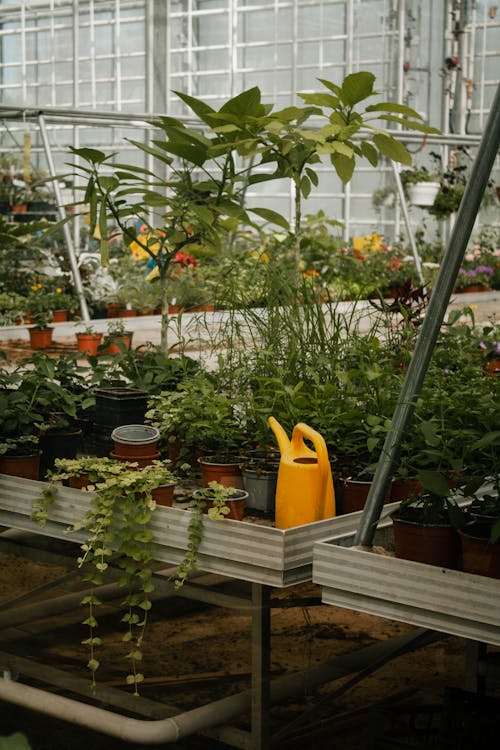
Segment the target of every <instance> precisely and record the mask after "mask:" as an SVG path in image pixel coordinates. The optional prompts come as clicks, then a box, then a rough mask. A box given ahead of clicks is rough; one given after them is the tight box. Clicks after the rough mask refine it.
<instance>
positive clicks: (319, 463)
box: [268, 417, 335, 529]
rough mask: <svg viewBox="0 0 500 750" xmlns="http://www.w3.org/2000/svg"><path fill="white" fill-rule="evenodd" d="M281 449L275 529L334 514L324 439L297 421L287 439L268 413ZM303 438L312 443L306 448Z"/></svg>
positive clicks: (329, 469)
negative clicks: (310, 446)
mask: <svg viewBox="0 0 500 750" xmlns="http://www.w3.org/2000/svg"><path fill="white" fill-rule="evenodd" d="M268 423H269V426H270V427H271V429H272V431H273V432H274V434H275V436H276V440H277V441H278V446H279V449H280V453H281V458H280V464H279V469H278V482H277V486H276V520H275V525H276V528H277V529H288V528H290V527H292V526H302V525H303V524H306V523H314V522H315V521H322V520H323V519H325V518H331V517H332V516H334V515H335V493H334V489H333V479H332V471H331V467H330V460H329V458H328V450H327V447H326V443H325V441H324V439H323V438H322V436H321V435H320V434H319V432H316V430H313V429H312V427H309V426H308V425H306V424H304V423H303V422H300V423H299V424H296V425H295V427H294V428H293V433H292V439H291V440H289V439H288V435H287V434H286V432H285V430H284V429H283V427H282V426H281V425H280V423H279V422H278V420H277V419H275V418H274V417H269V419H268ZM304 438H305V439H306V440H308V441H309V442H310V443H312V445H313V447H314V450H312V449H311V448H309V447H308V446H307V445H306V444H305V442H304Z"/></svg>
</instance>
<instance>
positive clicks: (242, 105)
mask: <svg viewBox="0 0 500 750" xmlns="http://www.w3.org/2000/svg"><path fill="white" fill-rule="evenodd" d="M260 100H261V93H260V89H259V87H258V86H253V88H251V89H248V90H247V91H243V92H242V93H241V94H238V96H235V97H234V98H233V99H229V101H227V102H226V103H225V104H223V105H222V107H221V108H220V110H219V112H224V113H225V112H231V113H232V114H234V115H238V116H239V117H241V116H243V117H246V116H248V115H255V116H256V117H262V115H263V114H264V111H263V109H262V105H261V103H260Z"/></svg>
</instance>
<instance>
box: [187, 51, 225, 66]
mask: <svg viewBox="0 0 500 750" xmlns="http://www.w3.org/2000/svg"><path fill="white" fill-rule="evenodd" d="M194 60H195V69H196V70H211V69H214V68H215V69H221V68H227V67H228V63H229V55H228V50H227V48H224V49H206V50H199V51H198V50H197V51H196V52H195V53H194Z"/></svg>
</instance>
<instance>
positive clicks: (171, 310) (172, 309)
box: [168, 305, 184, 315]
mask: <svg viewBox="0 0 500 750" xmlns="http://www.w3.org/2000/svg"><path fill="white" fill-rule="evenodd" d="M183 309H184V308H183V307H181V306H180V305H169V306H168V314H169V315H177V314H178V313H180V312H182V311H183Z"/></svg>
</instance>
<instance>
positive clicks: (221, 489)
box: [174, 481, 247, 589]
mask: <svg viewBox="0 0 500 750" xmlns="http://www.w3.org/2000/svg"><path fill="white" fill-rule="evenodd" d="M246 496H247V493H246V492H244V491H243V490H238V489H235V488H233V487H226V486H225V485H222V484H219V483H218V482H215V481H214V482H212V483H211V485H210V487H203V488H202V489H199V490H195V491H194V492H193V494H192V497H191V500H190V502H189V506H188V510H189V512H190V514H191V517H190V519H189V525H188V537H189V544H188V548H187V552H186V555H185V557H184V559H183V560H182V562H181V563H179V565H178V566H177V571H176V575H175V581H174V586H175V588H176V589H179V588H180V587H181V586H183V585H184V583H185V582H186V580H187V578H188V577H189V575H190V573H192V572H193V571H194V570H196V569H197V563H198V554H199V550H200V545H201V542H202V538H203V516H204V514H206V515H207V516H208V518H209V519H210V520H211V521H221V520H223V519H224V518H233V520H241V518H240V517H239V516H240V515H241V517H242V516H243V513H244V504H245V499H246ZM231 502H234V507H233V508H232V507H231Z"/></svg>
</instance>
